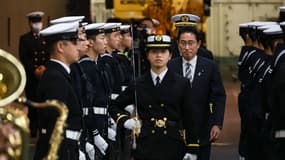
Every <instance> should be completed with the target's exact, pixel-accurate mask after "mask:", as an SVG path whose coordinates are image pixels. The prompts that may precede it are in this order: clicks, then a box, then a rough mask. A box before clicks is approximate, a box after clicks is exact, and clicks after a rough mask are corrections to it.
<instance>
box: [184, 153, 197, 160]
mask: <svg viewBox="0 0 285 160" xmlns="http://www.w3.org/2000/svg"><path fill="white" fill-rule="evenodd" d="M183 160H197V155H196V154H191V153H186V154H185V156H184V157H183Z"/></svg>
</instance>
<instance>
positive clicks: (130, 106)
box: [125, 104, 135, 114]
mask: <svg viewBox="0 0 285 160" xmlns="http://www.w3.org/2000/svg"><path fill="white" fill-rule="evenodd" d="M125 110H126V111H128V112H129V113H130V114H132V113H134V110H135V106H134V105H133V104H130V105H127V107H125Z"/></svg>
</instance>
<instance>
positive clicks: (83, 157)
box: [79, 150, 86, 160]
mask: <svg viewBox="0 0 285 160" xmlns="http://www.w3.org/2000/svg"><path fill="white" fill-rule="evenodd" d="M79 160H86V157H85V154H84V153H83V152H82V151H81V150H79Z"/></svg>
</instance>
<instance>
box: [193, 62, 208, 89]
mask: <svg viewBox="0 0 285 160" xmlns="http://www.w3.org/2000/svg"><path fill="white" fill-rule="evenodd" d="M204 72H205V66H204V62H203V61H202V59H201V58H200V57H199V56H197V64H196V68H195V72H194V79H193V81H192V86H196V85H195V83H198V82H199V79H200V77H201V76H202V74H204Z"/></svg>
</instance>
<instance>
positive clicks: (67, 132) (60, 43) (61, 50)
mask: <svg viewBox="0 0 285 160" xmlns="http://www.w3.org/2000/svg"><path fill="white" fill-rule="evenodd" d="M77 30H78V23H61V24H56V25H52V26H50V27H48V28H46V29H44V30H42V31H41V32H40V35H41V36H42V37H43V38H44V39H45V40H46V41H47V47H48V51H49V53H50V57H51V59H50V60H49V61H48V63H47V65H46V66H47V69H46V71H45V72H44V74H43V76H42V78H41V80H40V82H39V87H38V90H37V95H38V99H39V101H45V100H47V99H56V100H59V101H61V102H63V103H65V104H66V105H67V107H68V110H69V112H68V117H67V120H66V126H67V127H66V128H65V129H64V132H63V135H62V136H63V140H62V142H61V144H60V146H59V150H58V159H62V160H77V159H78V158H79V146H78V142H79V137H80V134H81V132H80V130H81V123H82V122H81V116H82V111H81V108H80V106H79V102H78V99H77V97H76V93H75V90H74V88H73V86H72V79H71V76H70V65H71V64H72V63H75V62H76V61H77V60H78V59H79V53H78V48H77V47H78V46H77V41H78V31H77ZM40 115H41V116H40V131H41V133H40V136H39V140H38V142H37V146H36V151H35V157H34V159H35V160H39V159H43V157H45V156H46V155H47V153H48V150H49V149H50V147H53V146H52V144H51V145H49V139H50V137H51V134H52V132H53V130H54V129H56V126H55V122H56V118H57V116H58V114H57V113H56V111H55V110H53V109H52V108H47V109H42V110H41V111H40ZM54 127H55V128H54Z"/></svg>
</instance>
